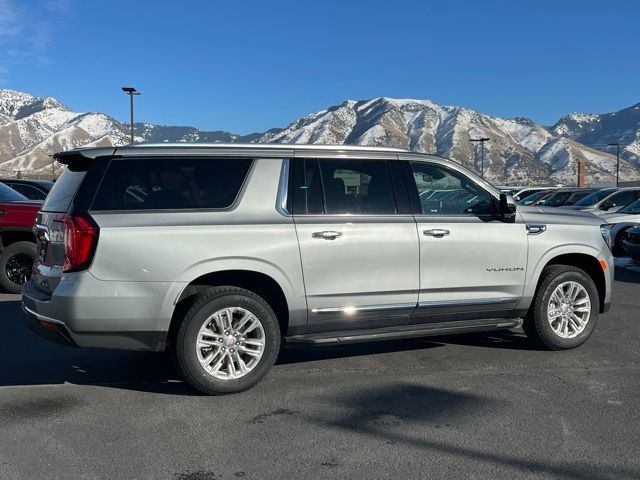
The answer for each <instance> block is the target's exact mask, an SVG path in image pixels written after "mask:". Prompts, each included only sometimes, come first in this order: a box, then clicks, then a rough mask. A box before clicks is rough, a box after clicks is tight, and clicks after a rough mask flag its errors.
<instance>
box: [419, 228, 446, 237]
mask: <svg viewBox="0 0 640 480" xmlns="http://www.w3.org/2000/svg"><path fill="white" fill-rule="evenodd" d="M422 233H423V235H425V236H427V237H435V238H442V237H444V236H445V235H449V234H450V233H451V232H450V231H449V230H444V229H442V228H433V229H431V230H424V231H423V232H422Z"/></svg>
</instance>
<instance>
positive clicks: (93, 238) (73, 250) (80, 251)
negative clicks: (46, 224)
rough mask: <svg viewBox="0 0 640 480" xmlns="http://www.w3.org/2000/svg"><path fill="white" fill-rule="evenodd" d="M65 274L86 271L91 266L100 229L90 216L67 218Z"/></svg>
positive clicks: (63, 267)
mask: <svg viewBox="0 0 640 480" xmlns="http://www.w3.org/2000/svg"><path fill="white" fill-rule="evenodd" d="M60 220H62V221H64V225H65V231H64V263H63V265H62V271H63V272H77V271H79V270H84V269H85V268H87V267H88V266H89V265H90V264H91V260H92V259H93V252H95V250H96V245H97V244H98V234H99V233H100V228H99V227H98V225H96V223H95V222H94V221H93V219H92V218H91V217H90V216H89V215H71V216H65V217H63V218H61V219H60Z"/></svg>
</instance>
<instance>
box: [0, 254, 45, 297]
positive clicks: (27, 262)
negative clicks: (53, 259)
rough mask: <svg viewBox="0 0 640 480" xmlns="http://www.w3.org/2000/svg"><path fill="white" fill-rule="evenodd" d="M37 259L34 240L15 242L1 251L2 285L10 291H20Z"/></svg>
mask: <svg viewBox="0 0 640 480" xmlns="http://www.w3.org/2000/svg"><path fill="white" fill-rule="evenodd" d="M35 259H36V245H35V243H32V242H15V243H12V244H11V245H8V246H7V247H6V248H4V249H3V250H2V251H0V286H1V287H2V288H4V289H5V290H6V291H8V292H9V293H20V291H21V289H22V284H23V283H24V282H25V281H27V280H28V279H29V276H30V275H31V268H32V266H33V262H34V261H35Z"/></svg>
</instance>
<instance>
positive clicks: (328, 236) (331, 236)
mask: <svg viewBox="0 0 640 480" xmlns="http://www.w3.org/2000/svg"><path fill="white" fill-rule="evenodd" d="M311 236H312V237H313V238H320V239H322V240H335V239H336V238H338V237H341V236H342V232H333V231H324V232H313V233H312V234H311Z"/></svg>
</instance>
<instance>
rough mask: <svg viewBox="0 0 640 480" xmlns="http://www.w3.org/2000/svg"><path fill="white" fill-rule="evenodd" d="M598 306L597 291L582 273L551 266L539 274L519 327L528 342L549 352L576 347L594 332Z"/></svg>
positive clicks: (582, 271) (573, 268)
mask: <svg viewBox="0 0 640 480" xmlns="http://www.w3.org/2000/svg"><path fill="white" fill-rule="evenodd" d="M574 293H575V297H574ZM599 306H600V297H599V295H598V289H597V288H596V285H595V283H594V282H593V280H592V279H591V277H589V275H587V273H586V272H585V271H584V270H581V269H579V268H577V267H573V266H570V265H552V266H549V267H546V268H545V269H544V270H543V271H542V275H541V278H540V284H539V285H538V290H537V291H536V295H535V298H534V300H533V303H532V305H531V307H530V308H529V313H528V314H527V316H526V318H525V320H524V323H523V325H522V327H523V330H524V331H525V333H526V334H527V336H528V337H529V338H530V339H531V340H533V341H534V342H536V343H538V344H540V345H542V346H544V347H546V348H548V349H550V350H564V349H569V348H575V347H578V346H580V345H582V344H583V343H584V342H586V341H587V339H588V338H589V337H590V336H591V334H592V333H593V330H594V329H595V327H596V322H597V320H598V312H599Z"/></svg>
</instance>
